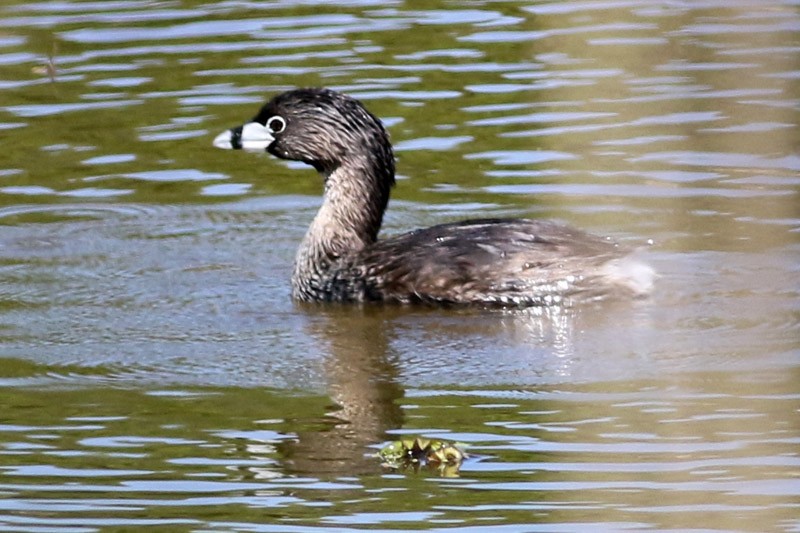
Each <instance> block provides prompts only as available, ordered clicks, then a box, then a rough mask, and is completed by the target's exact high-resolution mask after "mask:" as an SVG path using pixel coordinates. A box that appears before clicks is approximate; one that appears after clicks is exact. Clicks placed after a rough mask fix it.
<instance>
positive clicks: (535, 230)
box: [214, 88, 654, 307]
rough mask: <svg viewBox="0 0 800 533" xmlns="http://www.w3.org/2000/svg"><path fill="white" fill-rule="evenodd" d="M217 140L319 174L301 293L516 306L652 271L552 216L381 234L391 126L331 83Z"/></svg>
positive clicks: (297, 287)
mask: <svg viewBox="0 0 800 533" xmlns="http://www.w3.org/2000/svg"><path fill="white" fill-rule="evenodd" d="M214 145H215V146H217V147H219V148H228V149H231V148H233V149H245V150H258V151H262V150H266V151H267V152H269V153H271V154H273V155H275V156H277V157H279V158H282V159H289V160H293V161H302V162H303V163H307V164H309V165H311V166H313V167H314V168H315V169H316V170H317V171H318V172H319V173H320V174H321V175H322V177H323V179H324V184H325V192H324V196H323V201H322V206H321V207H320V209H319V212H318V213H317V215H316V217H315V218H314V221H313V222H312V223H311V227H310V228H309V230H308V232H307V233H306V235H305V237H304V238H303V241H302V243H301V245H300V248H299V250H298V252H297V256H296V258H295V263H294V272H293V274H292V296H293V297H294V298H295V299H297V300H302V301H339V302H366V301H383V302H396V303H433V304H476V305H485V306H513V307H524V306H532V305H554V304H565V303H568V302H572V301H575V300H598V299H603V298H607V297H613V296H628V297H630V296H633V297H636V296H643V295H646V294H647V293H648V292H650V290H651V287H652V283H653V277H654V273H653V270H652V269H651V268H650V267H649V266H647V265H645V264H643V263H640V262H639V261H637V260H635V259H633V258H631V257H630V256H629V254H628V252H627V251H625V250H623V249H621V248H620V247H618V246H617V245H616V244H615V243H613V242H611V241H609V240H607V239H603V238H600V237H596V236H593V235H589V234H587V233H584V232H582V231H579V230H577V229H573V228H570V227H568V226H564V225H561V224H557V223H554V222H547V221H537V220H526V219H497V218H491V219H481V220H468V221H463V222H456V223H451V224H442V225H438V226H433V227H430V228H426V229H420V230H416V231H412V232H410V233H405V234H403V235H399V236H396V237H390V238H386V239H381V240H378V231H379V230H380V228H381V222H382V219H383V214H384V211H385V210H386V206H387V204H388V202H389V193H390V189H391V188H392V186H393V185H394V181H395V180H394V177H395V166H394V153H393V151H392V146H391V143H390V142H389V135H388V133H387V132H386V130H385V129H384V127H383V125H382V124H381V122H380V120H378V119H377V118H376V117H375V116H374V115H372V114H371V113H370V112H369V111H367V110H366V108H365V107H364V106H363V104H361V102H359V101H358V100H356V99H354V98H352V97H349V96H346V95H344V94H341V93H338V92H336V91H333V90H329V89H319V88H312V89H296V90H291V91H288V92H284V93H282V94H279V95H277V96H275V97H274V98H273V99H272V100H270V101H269V102H267V103H266V104H265V105H264V106H263V107H262V108H261V110H260V111H259V112H258V114H257V115H256V116H255V117H254V118H253V119H252V121H250V122H248V123H246V124H244V125H243V126H239V127H236V128H233V129H231V130H227V131H224V132H222V133H221V134H219V135H218V136H217V137H216V138H215V139H214Z"/></svg>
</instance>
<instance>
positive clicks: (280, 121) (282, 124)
mask: <svg viewBox="0 0 800 533" xmlns="http://www.w3.org/2000/svg"><path fill="white" fill-rule="evenodd" d="M267 129H269V131H271V132H272V133H280V132H282V131H283V130H285V129H286V120H285V119H284V118H283V117H282V116H280V115H275V116H274V117H269V119H268V120H267Z"/></svg>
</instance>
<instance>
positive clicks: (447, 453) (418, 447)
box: [378, 437, 467, 477]
mask: <svg viewBox="0 0 800 533" xmlns="http://www.w3.org/2000/svg"><path fill="white" fill-rule="evenodd" d="M463 447H464V445H463V444H461V443H458V442H455V443H450V442H446V441H441V440H429V439H423V438H421V437H416V438H414V439H403V440H396V441H393V442H390V443H389V444H387V445H386V446H384V447H383V448H381V451H380V452H378V457H380V458H381V460H382V461H383V466H385V467H387V468H391V469H393V470H405V469H407V468H413V469H414V470H415V471H416V470H419V468H420V467H422V466H424V467H427V468H429V469H431V470H437V471H438V472H439V473H440V474H441V475H443V476H447V477H452V476H456V475H458V469H459V467H460V466H461V463H462V462H463V461H464V458H465V457H466V456H467V455H466V454H465V453H464V451H463Z"/></svg>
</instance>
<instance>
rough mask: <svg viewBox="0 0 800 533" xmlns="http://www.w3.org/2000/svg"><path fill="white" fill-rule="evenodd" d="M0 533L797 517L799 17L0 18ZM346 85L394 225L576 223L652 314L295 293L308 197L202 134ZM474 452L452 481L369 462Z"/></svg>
mask: <svg viewBox="0 0 800 533" xmlns="http://www.w3.org/2000/svg"><path fill="white" fill-rule="evenodd" d="M0 14H2V16H0V146H1V147H2V149H0V531H26V532H27V531H32V532H38V531H41V532H44V531H47V532H52V531H58V532H85V531H130V530H132V529H134V528H142V527H146V528H149V529H156V530H163V531H269V532H272V531H276V532H284V531H289V532H307V531H319V530H338V531H355V530H362V529H374V530H383V531H401V530H430V531H451V530H452V531H461V530H464V531H470V532H484V531H486V532H489V531H547V532H549V531H619V530H634V531H641V530H658V531H754V532H755V531H758V532H761V531H796V530H797V529H798V527H800V521H798V519H797V516H798V495H800V478H799V477H798V472H800V457H798V453H797V449H798V443H799V442H800V423H798V420H800V419H798V411H800V387H798V383H800V341H798V339H800V327H799V325H800V304H798V302H800V277H799V275H800V270H799V269H798V264H800V261H798V258H800V199H798V192H800V178H798V171H800V155H798V146H800V137H799V136H798V126H797V125H798V124H799V123H800V117H799V116H798V109H800V107H798V102H800V89H799V88H798V84H797V79H798V71H799V68H800V65H799V64H798V59H797V58H798V57H800V56H799V55H798V53H797V52H798V49H799V46H800V45H798V20H800V18H798V13H797V9H796V6H795V5H793V4H792V3H791V2H779V1H772V2H766V3H763V2H761V3H752V4H750V3H746V2H745V3H736V4H729V3H723V2H705V3H701V4H697V5H695V4H691V5H690V4H685V5H684V4H680V5H678V4H670V3H652V2H602V1H600V2H558V3H544V2H488V1H487V2H482V1H477V2H471V3H469V4H460V3H455V2H434V3H431V2H427V3H420V2H416V3H414V2H405V3H397V2H394V3H392V2H385V1H375V2H370V1H355V2H347V3H339V4H336V5H332V4H321V5H315V4H310V3H281V2H275V3H271V2H257V3H256V2H206V3H202V2H145V1H127V0H121V1H114V2H9V1H7V2H3V3H2V5H0ZM318 85H322V86H328V87H332V88H334V89H337V90H341V91H344V92H347V93H349V94H352V95H353V96H355V97H357V98H360V99H361V100H363V101H364V103H365V104H366V105H367V106H368V108H369V109H370V110H371V111H372V112H373V113H375V114H376V115H377V116H379V117H381V118H382V119H383V120H384V121H385V123H386V125H387V128H388V130H389V131H390V133H391V136H392V139H393V142H394V143H395V147H396V152H397V158H398V162H397V166H398V173H399V176H398V183H397V186H396V188H395V190H394V192H393V196H392V202H391V203H390V208H389V212H388V213H387V216H386V222H385V229H384V232H385V233H386V234H392V233H398V232H401V231H408V230H411V229H414V228H417V227H422V226H427V225H431V224H436V223H441V222H448V221H453V220H459V219H462V218H469V217H494V216H523V217H533V218H555V219H560V220H562V221H566V222H569V223H570V224H573V225H575V226H578V227H581V228H584V229H586V230H588V231H590V232H593V233H598V234H602V235H610V236H612V237H614V238H615V239H617V240H619V241H622V242H624V243H626V244H628V245H631V246H634V247H639V248H641V256H642V258H644V259H645V260H646V261H647V262H649V263H650V264H651V265H652V266H653V267H654V268H655V269H656V270H657V271H658V273H659V279H658V282H657V286H656V291H655V293H654V294H653V296H652V297H651V298H649V299H646V300H642V301H635V302H620V303H614V304H604V305H601V306H586V307H581V308H578V309H570V310H564V309H546V310H542V309H533V310H526V311H481V310H457V309H429V308H384V307H366V308H350V307H342V306H316V305H310V306H308V305H297V304H294V303H292V301H291V300H290V299H289V282H288V278H289V273H290V271H291V264H292V260H293V256H294V252H295V249H296V247H297V245H298V243H299V241H300V239H301V238H302V236H303V234H304V232H305V229H306V227H307V226H308V224H309V222H310V220H311V219H312V217H313V215H314V212H315V211H316V208H317V206H318V205H319V195H320V194H321V188H322V187H321V183H320V180H319V178H318V177H317V176H316V175H315V173H314V172H313V170H312V169H310V168H307V167H303V166H302V165H297V164H287V163H286V162H283V161H278V160H275V159H274V158H271V157H269V156H267V155H266V154H262V155H254V154H247V153H232V152H229V151H222V150H215V149H213V148H212V147H211V141H212V139H213V138H214V136H215V135H216V134H218V133H219V132H220V131H222V130H224V129H226V128H229V127H231V126H235V125H238V124H240V123H241V122H242V121H244V120H247V119H248V118H250V117H251V116H253V115H254V114H255V113H256V111H257V109H258V107H259V106H260V105H261V103H262V102H263V101H264V100H265V99H266V98H268V97H270V96H271V95H273V94H275V93H277V92H279V91H282V90H285V89H288V88H291V87H297V86H318ZM406 435H423V436H427V437H430V438H437V439H446V440H451V441H458V442H462V443H464V444H465V445H466V446H467V447H466V449H467V451H468V453H469V457H468V458H467V460H466V461H465V462H464V464H463V465H462V467H461V469H460V472H459V475H458V477H440V476H439V473H438V472H437V471H436V470H426V469H422V470H420V471H413V470H406V471H400V472H397V471H390V470H386V469H384V468H382V467H381V465H380V461H379V460H378V459H377V458H376V457H375V456H374V454H375V453H376V452H377V451H378V450H379V449H380V447H381V446H382V445H383V444H384V443H386V442H387V441H391V440H396V439H399V438H401V437H403V436H406Z"/></svg>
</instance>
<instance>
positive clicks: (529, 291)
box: [334, 219, 652, 306]
mask: <svg viewBox="0 0 800 533" xmlns="http://www.w3.org/2000/svg"><path fill="white" fill-rule="evenodd" d="M626 256H627V251H625V250H623V249H620V247H618V246H617V245H616V244H615V243H614V242H612V241H610V240H607V239H602V238H600V237H596V236H593V235H590V234H587V233H584V232H582V231H579V230H576V229H574V228H571V227H568V226H563V225H560V224H557V223H553V222H541V221H534V220H525V219H483V220H470V221H465V222H457V223H452V224H443V225H439V226H434V227H430V228H426V229H421V230H417V231H413V232H410V233H406V234H403V235H400V236H397V237H393V238H389V239H385V240H380V241H378V242H377V243H375V244H373V245H372V246H369V247H367V248H366V249H364V250H362V251H360V252H358V253H357V254H354V255H353V256H351V257H347V258H343V262H346V263H347V268H343V269H341V270H339V271H338V272H337V274H336V280H334V285H338V286H339V289H340V291H339V292H340V294H341V296H343V297H344V298H341V299H356V300H383V301H394V302H409V303H411V302H429V303H452V304H467V303H471V304H484V305H505V306H522V305H552V304H557V303H560V302H562V301H564V299H566V298H570V297H580V298H582V299H598V298H604V297H608V296H614V295H615V294H616V293H619V295H623V294H624V295H627V296H630V295H631V294H634V295H637V294H638V293H646V292H647V290H649V285H650V283H651V279H650V278H652V271H649V267H646V266H644V265H641V268H642V269H644V270H641V269H638V272H633V273H632V275H631V276H629V275H628V274H626V273H625V272H624V270H625V268H626V267H625V265H626V263H627V262H628V261H629V260H628V258H627V257H626ZM635 270H637V269H634V271H635ZM648 271H649V272H650V274H648ZM629 278H632V279H629ZM354 280H362V281H361V282H358V283H352V282H353V281H354ZM348 292H351V293H352V294H351V295H350V297H348V296H347V293H348ZM335 299H340V298H335Z"/></svg>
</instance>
